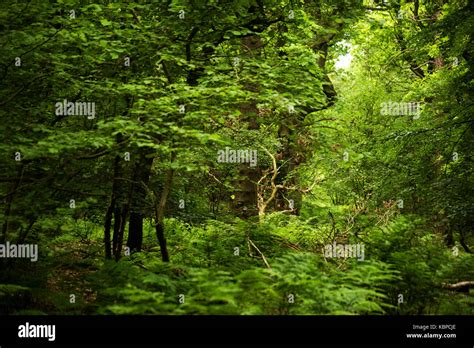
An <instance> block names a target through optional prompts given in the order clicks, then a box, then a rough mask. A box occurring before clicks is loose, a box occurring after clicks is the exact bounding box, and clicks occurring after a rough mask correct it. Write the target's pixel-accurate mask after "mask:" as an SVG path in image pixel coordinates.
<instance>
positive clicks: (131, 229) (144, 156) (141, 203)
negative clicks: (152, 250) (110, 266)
mask: <svg viewBox="0 0 474 348" xmlns="http://www.w3.org/2000/svg"><path fill="white" fill-rule="evenodd" d="M152 164H153V151H152V150H150V149H141V150H140V152H139V155H138V160H137V162H136V165H135V172H134V177H133V183H132V190H131V192H130V194H131V201H130V202H131V203H130V221H129V225H128V240H127V246H128V247H129V248H130V251H140V250H141V249H142V243H143V217H144V216H145V208H146V207H145V203H146V195H147V187H148V183H149V181H150V174H151V166H152Z"/></svg>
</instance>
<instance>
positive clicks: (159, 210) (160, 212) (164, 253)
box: [155, 152, 175, 262]
mask: <svg viewBox="0 0 474 348" xmlns="http://www.w3.org/2000/svg"><path fill="white" fill-rule="evenodd" d="M174 159H175V153H174V152H173V154H172V155H171V162H173V161H174ZM173 175H174V170H173V169H171V168H170V169H168V170H167V171H166V179H165V185H164V187H163V191H162V192H161V197H160V201H159V203H158V204H155V220H156V221H155V227H156V238H157V239H158V243H159V244H160V249H161V259H162V260H163V262H168V261H169V260H170V257H169V254H168V247H167V246H166V238H165V232H164V230H165V227H164V224H163V220H164V218H165V207H166V202H167V201H168V196H169V193H170V192H171V186H172V184H173Z"/></svg>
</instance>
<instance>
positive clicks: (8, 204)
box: [0, 164, 25, 244]
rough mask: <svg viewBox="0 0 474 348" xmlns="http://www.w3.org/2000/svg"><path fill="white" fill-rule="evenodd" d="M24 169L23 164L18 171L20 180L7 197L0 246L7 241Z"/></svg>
mask: <svg viewBox="0 0 474 348" xmlns="http://www.w3.org/2000/svg"><path fill="white" fill-rule="evenodd" d="M24 169H25V166H24V165H23V164H22V165H21V166H20V169H19V171H18V179H17V180H16V181H15V183H14V184H13V185H12V188H11V190H10V192H9V193H8V194H7V196H6V200H5V201H6V202H5V203H6V205H5V212H4V214H3V218H4V219H5V221H4V222H3V226H2V235H1V236H0V244H4V243H5V241H6V239H7V234H8V227H9V225H10V215H11V210H12V204H13V196H14V194H15V192H16V190H17V189H18V186H20V182H21V179H22V178H23V171H24Z"/></svg>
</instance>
